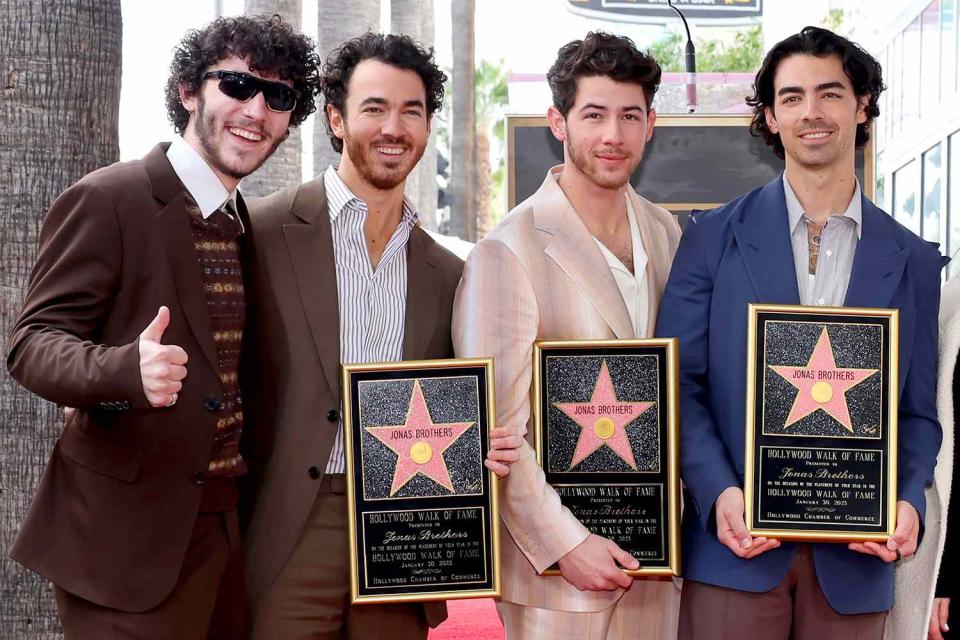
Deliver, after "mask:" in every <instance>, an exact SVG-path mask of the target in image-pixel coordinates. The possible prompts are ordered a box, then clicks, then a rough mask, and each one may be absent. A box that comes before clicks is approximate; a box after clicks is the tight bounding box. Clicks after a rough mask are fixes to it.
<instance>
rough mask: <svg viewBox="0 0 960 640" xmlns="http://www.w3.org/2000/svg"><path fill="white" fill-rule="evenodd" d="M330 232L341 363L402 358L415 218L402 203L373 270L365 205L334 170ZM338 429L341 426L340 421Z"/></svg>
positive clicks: (333, 464)
mask: <svg viewBox="0 0 960 640" xmlns="http://www.w3.org/2000/svg"><path fill="white" fill-rule="evenodd" d="M323 186H324V188H325V190H326V192H327V208H328V210H329V214H330V228H331V231H332V233H333V256H334V263H335V264H336V269H337V299H338V302H339V310H340V362H341V363H345V364H357V363H362V362H391V361H396V360H402V359H403V330H404V318H405V315H406V309H407V252H406V250H405V249H406V246H407V241H408V240H409V239H410V231H411V229H413V227H414V225H416V224H417V220H418V219H419V216H418V214H417V212H416V210H415V209H414V208H413V206H412V205H411V203H410V201H409V200H407V199H406V198H404V200H403V218H402V219H401V221H400V224H399V225H397V228H396V230H395V231H394V232H393V235H392V236H391V237H390V241H389V242H388V243H387V246H386V248H385V249H384V250H383V255H382V256H381V258H380V262H379V264H377V267H376V268H375V269H374V268H373V265H372V264H371V262H370V254H369V253H368V251H367V241H366V238H365V237H364V235H363V223H364V222H365V221H366V219H367V204H366V203H365V202H364V201H363V200H361V199H360V198H358V197H357V196H355V195H354V194H353V192H352V191H350V189H349V188H348V187H347V185H346V184H344V182H343V180H341V179H340V176H339V174H337V170H336V168H335V167H333V166H332V165H331V166H330V167H328V168H327V170H326V172H325V173H324V174H323ZM341 427H342V422H341ZM344 469H345V463H344V455H343V429H342V428H338V430H337V437H336V440H334V443H333V451H331V453H330V459H329V461H328V462H327V469H326V472H327V473H343V472H344Z"/></svg>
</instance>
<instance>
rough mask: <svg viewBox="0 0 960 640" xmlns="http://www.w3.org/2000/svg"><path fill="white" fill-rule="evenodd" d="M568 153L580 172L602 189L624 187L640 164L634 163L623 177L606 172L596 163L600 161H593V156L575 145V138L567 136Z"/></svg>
mask: <svg viewBox="0 0 960 640" xmlns="http://www.w3.org/2000/svg"><path fill="white" fill-rule="evenodd" d="M567 153H569V154H570V160H571V161H572V162H573V166H575V167H576V168H577V169H578V170H579V171H580V173H582V174H583V175H585V176H586V177H587V178H588V179H589V180H590V182H592V183H594V184H595V185H597V186H598V187H600V188H602V189H619V188H621V187H623V186H624V185H625V184H627V183H628V182H630V177H631V176H632V175H633V172H634V171H635V170H636V168H637V164H639V162H637V163H636V164H634V165H633V166H632V167H631V168H630V171H629V173H627V174H626V175H625V176H623V177H621V176H618V175H617V174H604V173H602V172H601V171H600V170H599V169H598V168H597V166H596V164H595V163H596V162H599V161H597V160H596V159H594V163H591V157H590V156H589V155H587V154H581V153H580V149H579V148H578V147H575V146H574V144H573V140H572V139H571V138H569V137H568V138H567Z"/></svg>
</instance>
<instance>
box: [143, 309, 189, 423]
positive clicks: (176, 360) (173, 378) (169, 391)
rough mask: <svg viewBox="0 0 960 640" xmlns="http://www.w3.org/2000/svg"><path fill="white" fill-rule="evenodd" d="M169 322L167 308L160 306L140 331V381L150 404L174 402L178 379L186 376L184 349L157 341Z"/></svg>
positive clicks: (180, 385)
mask: <svg viewBox="0 0 960 640" xmlns="http://www.w3.org/2000/svg"><path fill="white" fill-rule="evenodd" d="M169 324H170V309H168V308H167V307H160V308H159V309H158V310H157V316H156V317H155V318H154V319H153V320H152V321H151V322H150V324H149V325H147V328H146V329H144V330H143V332H142V333H141V334H140V381H141V382H142V383H143V393H144V395H146V396H147V401H148V402H149V403H150V406H153V407H169V406H172V405H173V404H175V403H176V401H177V393H179V391H180V389H181V388H182V387H183V385H182V383H181V382H180V381H181V380H183V379H184V378H186V377H187V367H186V366H185V365H186V364H187V352H186V351H184V350H183V349H181V348H180V347H178V346H176V345H164V344H161V340H163V332H164V331H166V329H167V325H169Z"/></svg>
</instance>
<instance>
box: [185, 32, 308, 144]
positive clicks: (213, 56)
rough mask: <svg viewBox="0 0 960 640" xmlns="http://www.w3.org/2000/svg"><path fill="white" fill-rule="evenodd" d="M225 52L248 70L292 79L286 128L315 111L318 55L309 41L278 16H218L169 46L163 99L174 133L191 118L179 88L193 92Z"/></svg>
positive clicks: (224, 55)
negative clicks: (293, 100) (242, 61)
mask: <svg viewBox="0 0 960 640" xmlns="http://www.w3.org/2000/svg"><path fill="white" fill-rule="evenodd" d="M230 56H237V57H238V58H244V59H246V60H247V63H248V64H249V65H250V69H251V70H252V71H257V72H259V73H263V74H270V75H276V76H278V77H279V78H281V79H282V80H287V81H290V82H292V83H293V88H294V89H295V90H296V91H298V92H299V93H300V98H299V99H298V100H297V106H296V107H294V108H293V112H292V113H291V114H290V126H292V127H295V126H297V125H299V124H300V123H301V122H303V121H304V120H306V119H307V116H309V115H310V114H311V113H313V112H314V111H316V106H315V105H314V100H315V97H316V96H317V94H318V93H319V91H320V71H319V69H320V56H318V55H317V53H316V47H315V46H314V43H313V40H311V39H310V38H308V37H307V36H305V35H303V34H302V33H298V32H296V31H294V30H293V27H291V26H290V24H289V23H287V22H284V21H283V19H282V18H281V17H280V16H278V15H274V16H234V17H228V18H217V19H216V20H214V21H213V22H211V23H210V24H208V25H207V26H205V27H203V28H202V29H193V30H190V31H188V32H187V34H186V35H185V36H184V37H183V40H181V41H180V44H179V45H177V47H176V49H174V52H173V61H172V62H171V63H170V77H169V78H168V79H167V87H166V100H167V117H169V118H170V122H171V123H173V128H174V129H175V130H176V132H177V133H183V132H184V131H185V130H186V128H187V122H189V120H190V113H189V112H188V111H187V110H186V109H185V108H184V107H183V105H182V104H181V103H180V86H181V85H182V86H183V87H184V89H185V90H186V91H187V93H191V94H193V93H196V92H197V91H199V89H200V84H201V80H200V77H201V76H202V75H203V73H204V72H205V71H206V70H207V69H208V68H209V67H210V66H211V65H214V64H216V63H217V62H220V61H221V60H223V59H224V58H228V57H230Z"/></svg>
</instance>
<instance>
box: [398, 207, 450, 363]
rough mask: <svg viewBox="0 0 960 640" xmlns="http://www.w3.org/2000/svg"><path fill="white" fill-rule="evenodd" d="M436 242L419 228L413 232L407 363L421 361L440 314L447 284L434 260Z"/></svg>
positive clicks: (409, 259)
mask: <svg viewBox="0 0 960 640" xmlns="http://www.w3.org/2000/svg"><path fill="white" fill-rule="evenodd" d="M432 245H433V240H432V239H431V238H430V236H429V235H427V232H426V231H424V230H423V229H421V228H420V227H419V226H417V227H414V228H413V229H411V230H410V241H409V242H408V243H407V309H406V311H405V316H404V328H403V358H404V360H420V359H422V358H423V356H424V354H425V353H426V350H427V346H428V343H429V341H430V336H432V335H433V330H434V328H435V327H436V324H437V315H438V314H439V313H440V296H439V295H438V293H439V292H440V291H441V287H442V284H443V282H442V281H441V277H440V276H441V274H440V270H439V269H437V266H436V263H435V262H434V261H433V246H432Z"/></svg>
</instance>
